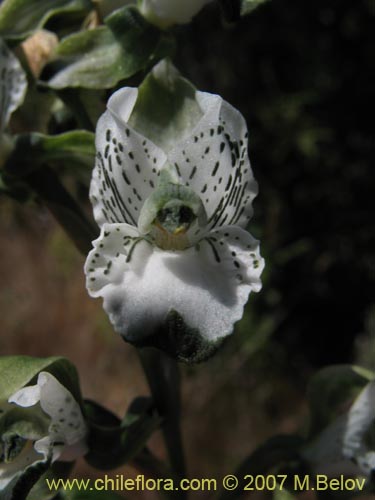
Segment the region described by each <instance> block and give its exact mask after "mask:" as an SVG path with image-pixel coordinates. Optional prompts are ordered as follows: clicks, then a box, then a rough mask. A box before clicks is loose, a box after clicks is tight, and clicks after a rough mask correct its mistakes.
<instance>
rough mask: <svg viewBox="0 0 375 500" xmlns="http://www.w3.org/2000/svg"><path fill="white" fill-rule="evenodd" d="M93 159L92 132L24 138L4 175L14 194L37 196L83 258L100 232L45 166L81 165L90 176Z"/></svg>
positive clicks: (21, 136) (35, 135)
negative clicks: (27, 192) (25, 193)
mask: <svg viewBox="0 0 375 500" xmlns="http://www.w3.org/2000/svg"><path fill="white" fill-rule="evenodd" d="M94 155H95V148H94V134H92V133H90V132H86V131H73V132H67V133H65V134H60V135H57V136H46V135H42V134H37V133H32V134H25V135H20V136H18V137H17V140H16V143H15V145H14V149H13V151H12V153H11V154H10V155H9V156H8V158H7V161H6V164H5V166H4V170H3V173H2V180H3V182H4V183H5V186H8V189H9V190H10V193H11V194H12V188H13V186H14V188H15V190H16V191H17V190H18V191H21V193H22V186H25V187H27V188H28V189H31V191H32V192H34V193H36V194H37V196H38V197H39V198H40V199H41V200H42V201H43V202H44V203H45V204H46V206H47V207H48V208H49V209H50V211H51V212H52V213H53V215H54V216H55V218H56V219H57V221H58V222H59V223H60V224H61V225H62V227H63V228H64V229H65V231H66V232H67V234H68V235H69V236H70V237H71V239H72V240H73V242H74V243H75V245H76V247H77V248H78V249H79V250H80V251H81V252H82V253H83V254H87V253H88V252H89V251H90V250H91V242H92V241H93V240H94V239H95V238H96V236H97V232H98V230H97V228H96V227H95V226H94V225H93V224H92V223H91V221H90V220H88V219H87V217H86V215H85V214H84V213H83V211H82V210H81V208H80V206H79V205H78V204H77V203H76V201H75V200H74V199H73V198H72V196H71V195H70V194H69V193H68V191H67V190H66V189H65V188H64V186H63V185H62V184H61V182H60V180H59V178H58V176H57V175H56V173H55V172H54V171H53V170H52V169H51V168H49V167H47V166H46V164H48V165H52V166H56V165H57V166H58V165H63V166H68V167H74V166H76V165H78V166H80V167H82V166H83V168H84V169H85V170H87V171H88V172H91V169H92V165H93V163H94Z"/></svg>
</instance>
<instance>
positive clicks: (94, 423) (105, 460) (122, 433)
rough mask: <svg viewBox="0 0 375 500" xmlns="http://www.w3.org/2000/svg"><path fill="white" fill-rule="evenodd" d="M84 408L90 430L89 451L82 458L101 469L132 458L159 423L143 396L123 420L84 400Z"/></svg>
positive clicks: (123, 462)
mask: <svg viewBox="0 0 375 500" xmlns="http://www.w3.org/2000/svg"><path fill="white" fill-rule="evenodd" d="M134 404H135V406H134ZM85 409H86V415H87V423H88V425H89V429H90V431H89V437H88V447H89V450H90V451H89V452H88V454H87V455H86V456H85V459H86V461H87V462H88V463H89V464H90V465H92V466H93V467H97V468H99V469H102V470H109V469H114V468H116V467H119V466H121V465H123V464H125V463H127V462H128V461H129V460H131V459H132V458H133V457H135V456H136V455H137V454H138V453H139V452H140V451H141V450H142V449H143V448H144V446H145V443H146V441H147V440H148V439H149V437H150V436H151V434H152V433H153V432H154V431H155V430H156V429H157V428H158V427H159V425H160V422H161V419H160V417H159V416H158V415H157V414H156V413H155V411H154V409H153V407H152V405H151V402H150V400H149V399H147V398H146V400H144V399H143V398H141V399H139V400H136V403H133V405H132V406H131V407H130V408H129V410H128V413H127V414H126V415H125V417H124V419H123V421H120V420H119V419H117V417H115V416H114V415H113V414H112V413H110V412H109V411H108V410H106V409H105V408H103V407H101V406H100V405H98V404H97V403H94V402H92V401H86V402H85Z"/></svg>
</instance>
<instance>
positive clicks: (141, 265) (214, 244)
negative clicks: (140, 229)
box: [85, 224, 264, 342]
mask: <svg viewBox="0 0 375 500" xmlns="http://www.w3.org/2000/svg"><path fill="white" fill-rule="evenodd" d="M124 243H126V244H124ZM129 256H130V257H129ZM263 267H264V261H263V259H262V258H261V257H260V254H259V245H258V242H257V241H256V240H255V239H254V238H253V237H252V236H251V235H249V234H248V233H247V232H246V231H244V230H242V229H241V228H238V227H224V228H221V229H220V230H217V231H214V232H211V233H209V234H207V235H206V236H205V237H204V238H203V239H202V240H201V241H200V242H199V243H198V244H197V245H195V247H191V248H189V249H186V250H184V251H165V250H161V249H159V248H157V247H154V246H153V245H152V244H150V243H149V242H147V241H145V240H144V239H142V238H140V237H139V235H138V234H137V231H136V230H135V229H134V228H132V227H131V226H128V225H125V224H118V225H105V226H103V228H102V232H101V235H100V237H99V238H98V239H97V240H96V241H95V242H94V250H92V252H91V253H90V254H89V256H88V259H87V262H86V265H85V272H86V275H87V287H88V290H89V293H90V294H91V295H92V296H95V297H98V296H100V297H103V299H104V308H105V310H106V312H107V313H108V315H109V317H110V320H111V322H112V323H113V325H114V327H115V329H116V331H117V332H118V333H120V334H121V335H123V336H124V337H126V339H127V340H129V341H134V342H137V341H140V340H141V339H143V338H145V337H147V336H149V335H152V334H154V333H155V332H156V331H157V330H158V328H159V327H160V326H161V325H162V324H163V323H164V321H165V319H166V316H167V315H168V313H169V312H170V311H173V310H174V311H176V312H178V313H179V315H180V316H181V317H182V319H183V320H184V322H185V323H186V324H187V325H188V326H189V327H190V328H192V329H195V330H197V331H199V332H200V335H201V337H203V338H204V339H205V340H206V341H207V342H216V341H217V340H219V339H221V338H223V337H225V336H226V335H228V334H229V333H231V332H232V330H233V324H234V323H235V322H236V321H238V320H239V319H240V318H241V317H242V315H243V308H244V305H245V303H246V301H247V299H248V296H249V293H250V292H251V291H258V290H259V289H260V287H261V282H260V275H261V272H262V270H263Z"/></svg>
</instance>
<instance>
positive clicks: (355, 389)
mask: <svg viewBox="0 0 375 500" xmlns="http://www.w3.org/2000/svg"><path fill="white" fill-rule="evenodd" d="M371 377H372V374H371V372H369V371H367V370H364V369H362V368H359V367H355V366H351V365H335V366H329V367H326V368H323V369H322V370H320V371H319V372H318V373H317V374H316V375H314V377H313V378H312V379H311V381H310V384H309V388H308V399H309V402H310V412H311V424H310V438H311V437H313V436H315V435H316V434H318V433H319V432H320V431H322V430H323V429H324V428H326V427H327V426H328V425H329V424H330V423H331V422H333V421H334V420H335V419H336V418H337V417H338V416H339V415H341V414H343V413H344V412H345V411H347V409H348V404H349V403H350V402H351V401H353V399H354V398H355V397H356V396H357V395H358V394H359V393H360V392H361V390H362V389H363V388H364V387H365V386H366V385H367V384H368V382H369V380H371Z"/></svg>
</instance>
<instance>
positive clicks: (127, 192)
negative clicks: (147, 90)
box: [90, 87, 166, 226]
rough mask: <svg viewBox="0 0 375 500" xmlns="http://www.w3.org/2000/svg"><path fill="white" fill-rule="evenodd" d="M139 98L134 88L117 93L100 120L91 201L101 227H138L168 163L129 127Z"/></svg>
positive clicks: (164, 157) (163, 156)
mask: <svg viewBox="0 0 375 500" xmlns="http://www.w3.org/2000/svg"><path fill="white" fill-rule="evenodd" d="M137 95H138V90H137V89H134V88H131V87H126V88H123V89H120V90H118V91H117V92H115V93H114V94H113V95H112V96H111V98H110V99H109V101H108V104H107V111H106V112H105V113H104V114H103V115H102V116H101V117H100V119H99V121H98V125H97V129H96V139H95V141H96V152H97V153H96V162H95V167H94V170H93V176H92V181H91V186H90V199H91V202H92V205H93V209H94V217H95V220H96V221H97V223H98V224H99V226H102V225H103V224H104V223H106V222H109V223H127V224H130V225H133V226H136V225H137V221H138V218H139V214H140V211H141V208H142V206H143V203H144V202H145V200H146V199H147V198H148V197H149V196H150V194H151V193H152V191H153V190H154V189H155V187H156V185H157V183H158V178H159V175H160V170H161V168H162V167H163V165H164V163H165V160H166V156H165V154H164V152H163V151H162V150H161V149H160V148H158V147H157V146H156V145H155V144H154V143H153V142H152V141H150V140H148V139H146V138H145V137H144V136H142V135H141V134H139V133H138V132H136V131H135V130H134V129H133V128H132V127H131V126H130V125H128V124H127V121H128V119H129V117H130V115H131V112H132V110H133V108H134V105H135V102H136V100H137Z"/></svg>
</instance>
